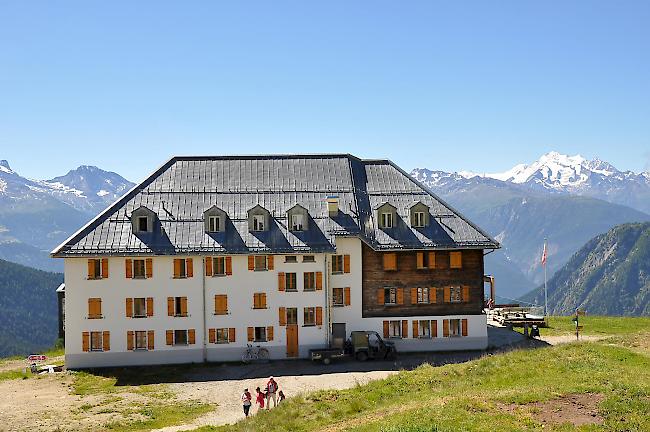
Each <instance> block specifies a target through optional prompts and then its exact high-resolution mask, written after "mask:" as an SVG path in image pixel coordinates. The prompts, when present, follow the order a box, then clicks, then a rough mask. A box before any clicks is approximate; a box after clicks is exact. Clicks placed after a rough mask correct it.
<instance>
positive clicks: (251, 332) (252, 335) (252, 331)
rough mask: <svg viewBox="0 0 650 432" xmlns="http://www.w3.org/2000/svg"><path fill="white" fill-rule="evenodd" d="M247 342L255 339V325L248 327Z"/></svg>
mask: <svg viewBox="0 0 650 432" xmlns="http://www.w3.org/2000/svg"><path fill="white" fill-rule="evenodd" d="M247 330H248V342H253V341H254V340H255V327H248V329H247Z"/></svg>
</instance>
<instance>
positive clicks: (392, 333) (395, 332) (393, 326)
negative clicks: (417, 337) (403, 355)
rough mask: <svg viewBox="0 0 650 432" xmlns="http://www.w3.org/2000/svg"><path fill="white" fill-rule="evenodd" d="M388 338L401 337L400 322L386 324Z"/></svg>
mask: <svg viewBox="0 0 650 432" xmlns="http://www.w3.org/2000/svg"><path fill="white" fill-rule="evenodd" d="M388 337H392V338H400V337H402V321H399V320H397V321H389V322H388Z"/></svg>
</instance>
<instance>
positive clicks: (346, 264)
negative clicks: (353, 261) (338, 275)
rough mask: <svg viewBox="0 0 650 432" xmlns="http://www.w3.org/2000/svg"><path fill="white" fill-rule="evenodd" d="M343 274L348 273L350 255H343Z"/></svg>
mask: <svg viewBox="0 0 650 432" xmlns="http://www.w3.org/2000/svg"><path fill="white" fill-rule="evenodd" d="M343 273H350V255H343Z"/></svg>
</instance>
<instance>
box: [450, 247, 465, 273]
mask: <svg viewBox="0 0 650 432" xmlns="http://www.w3.org/2000/svg"><path fill="white" fill-rule="evenodd" d="M449 267H450V268H453V269H459V268H463V254H462V252H460V251H455V252H449Z"/></svg>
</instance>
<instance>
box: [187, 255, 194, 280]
mask: <svg viewBox="0 0 650 432" xmlns="http://www.w3.org/2000/svg"><path fill="white" fill-rule="evenodd" d="M185 272H186V273H187V277H188V278H191V277H194V259H193V258H188V259H187V260H185Z"/></svg>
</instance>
